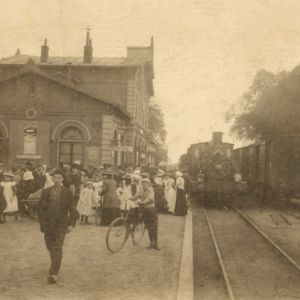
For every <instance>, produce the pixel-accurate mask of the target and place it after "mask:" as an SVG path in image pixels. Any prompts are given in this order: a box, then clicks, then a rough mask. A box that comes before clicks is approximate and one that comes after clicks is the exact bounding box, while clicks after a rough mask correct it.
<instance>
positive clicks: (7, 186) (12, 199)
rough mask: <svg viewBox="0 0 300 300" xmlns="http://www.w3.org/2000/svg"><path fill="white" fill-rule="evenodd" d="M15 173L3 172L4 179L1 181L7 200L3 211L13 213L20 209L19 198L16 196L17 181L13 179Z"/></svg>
mask: <svg viewBox="0 0 300 300" xmlns="http://www.w3.org/2000/svg"><path fill="white" fill-rule="evenodd" d="M13 177H14V174H12V173H10V172H5V173H4V174H3V179H4V181H2V182H1V184H0V186H1V188H2V193H3V196H4V199H5V201H6V208H5V209H4V211H3V213H13V212H17V211H18V199H17V196H16V193H17V190H16V183H15V182H14V181H12V179H13Z"/></svg>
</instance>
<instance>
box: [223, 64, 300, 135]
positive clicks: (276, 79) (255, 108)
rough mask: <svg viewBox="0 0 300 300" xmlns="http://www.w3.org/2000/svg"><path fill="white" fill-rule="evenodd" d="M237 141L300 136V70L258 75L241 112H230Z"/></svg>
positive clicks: (258, 73)
mask: <svg viewBox="0 0 300 300" xmlns="http://www.w3.org/2000/svg"><path fill="white" fill-rule="evenodd" d="M230 120H231V121H233V125H232V126H231V131H232V132H233V133H234V134H235V135H236V136H237V137H238V138H247V139H252V140H253V139H254V140H256V139H267V138H270V137H273V136H277V135H283V134H292V133H299V132H300V67H297V68H295V69H294V70H293V71H292V72H290V73H286V72H281V73H278V74H273V73H271V72H268V71H266V70H261V71H259V72H257V74H256V76H255V78H254V81H253V83H252V85H251V86H250V88H249V90H248V91H247V92H246V93H244V94H243V96H242V97H241V99H240V101H239V107H238V109H232V108H231V109H230V110H229V111H228V113H227V121H230Z"/></svg>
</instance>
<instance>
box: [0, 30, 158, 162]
mask: <svg viewBox="0 0 300 300" xmlns="http://www.w3.org/2000/svg"><path fill="white" fill-rule="evenodd" d="M153 78H154V71H153V39H152V40H151V45H150V46H149V47H128V48H127V57H125V58H97V57H93V46H92V41H91V39H90V35H89V32H87V37H86V45H85V46H84V55H83V57H51V56H50V55H49V46H48V45H47V40H45V43H44V45H43V46H42V47H41V55H40V57H37V56H29V55H22V54H20V52H19V51H17V53H16V55H15V56H12V57H8V58H4V59H2V60H0V99H1V101H0V161H1V163H3V164H4V165H13V164H18V163H22V162H24V161H28V160H29V161H36V162H43V163H45V164H47V165H51V166H53V167H54V166H56V167H57V166H59V165H61V164H72V163H77V164H79V165H82V166H84V167H89V166H98V165H100V164H111V165H113V166H119V165H123V166H125V165H133V166H135V165H140V164H145V163H149V162H152V157H153V153H154V152H155V149H152V148H151V145H152V141H149V140H147V127H148V105H149V98H150V97H151V96H153V95H154V89H153Z"/></svg>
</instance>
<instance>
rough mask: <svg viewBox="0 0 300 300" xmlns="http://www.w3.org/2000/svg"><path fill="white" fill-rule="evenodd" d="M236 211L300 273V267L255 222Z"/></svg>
mask: <svg viewBox="0 0 300 300" xmlns="http://www.w3.org/2000/svg"><path fill="white" fill-rule="evenodd" d="M234 210H235V211H236V212H237V213H238V214H239V215H240V217H242V219H244V220H245V221H246V222H247V223H248V224H250V225H251V226H252V227H253V228H254V229H255V230H256V231H257V232H258V233H259V234H260V235H261V236H262V237H263V238H264V239H265V240H266V241H267V242H269V243H270V244H271V245H272V246H273V247H274V248H275V249H276V250H277V251H278V252H279V253H280V254H281V255H282V256H283V257H284V258H285V259H286V260H287V261H288V262H290V263H291V264H292V265H293V267H295V268H296V269H297V270H298V271H299V272H300V266H299V265H298V264H297V263H296V262H295V261H294V260H293V259H292V258H291V257H290V256H289V255H288V254H287V253H286V252H285V251H284V250H283V249H281V248H280V247H279V246H278V245H277V244H276V243H275V242H274V241H272V240H271V238H270V237H269V236H268V235H267V234H266V233H264V232H263V231H262V230H261V229H260V228H259V227H258V226H257V225H256V224H255V223H254V222H253V221H251V220H250V219H249V217H247V216H246V215H245V214H243V213H242V212H241V211H240V210H239V209H237V208H234Z"/></svg>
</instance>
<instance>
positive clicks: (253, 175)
mask: <svg viewBox="0 0 300 300" xmlns="http://www.w3.org/2000/svg"><path fill="white" fill-rule="evenodd" d="M240 153H244V155H241V154H240ZM245 153H246V155H245ZM234 158H235V164H236V165H237V166H239V167H240V168H241V169H240V170H241V173H242V174H243V178H244V179H245V180H247V182H248V183H249V186H250V190H252V191H257V192H259V194H260V195H261V197H262V198H268V196H270V195H272V196H275V197H276V198H278V199H285V200H288V199H290V198H291V197H299V193H300V189H299V187H300V184H299V183H300V135H298V134H295V135H285V136H278V137H274V138H272V139H269V140H267V141H263V142H260V143H256V144H254V145H250V146H247V147H243V148H239V149H235V150H234Z"/></svg>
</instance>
